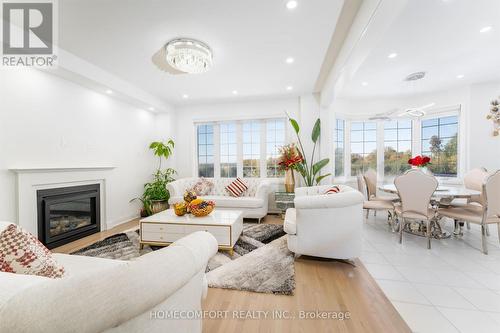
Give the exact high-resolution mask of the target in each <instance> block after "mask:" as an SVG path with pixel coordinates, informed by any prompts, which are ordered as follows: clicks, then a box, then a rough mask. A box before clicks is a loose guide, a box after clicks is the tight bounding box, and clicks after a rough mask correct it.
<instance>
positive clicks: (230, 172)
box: [220, 123, 238, 178]
mask: <svg viewBox="0 0 500 333" xmlns="http://www.w3.org/2000/svg"><path fill="white" fill-rule="evenodd" d="M236 148H237V140H236V124H235V123H223V124H220V176H221V177H226V178H227V177H236V173H237V161H238V157H237V152H236Z"/></svg>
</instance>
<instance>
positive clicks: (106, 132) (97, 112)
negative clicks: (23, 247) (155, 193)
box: [0, 68, 173, 227]
mask: <svg viewBox="0 0 500 333" xmlns="http://www.w3.org/2000/svg"><path fill="white" fill-rule="evenodd" d="M172 121H173V119H170V116H168V115H162V116H155V115H154V114H152V113H150V112H147V111H143V110H138V109H137V108H135V107H133V106H131V105H129V104H125V103H123V102H121V101H118V100H116V99H114V98H113V97H110V96H106V95H103V94H100V93H96V92H94V91H92V90H89V89H86V88H84V87H82V86H80V85H77V84H74V83H71V82H70V81H67V80H64V79H61V78H59V77H56V76H53V75H50V74H47V73H44V72H40V71H37V70H21V69H17V68H16V69H15V70H2V71H1V72H0V220H10V221H15V219H16V203H15V174H14V173H13V172H11V171H9V170H8V169H9V168H16V167H17V168H32V167H78V166H103V165H104V166H114V167H116V169H114V170H113V171H112V172H111V176H110V178H109V179H108V183H107V188H106V191H107V193H108V198H110V199H109V201H108V202H107V219H108V221H107V223H108V227H109V226H112V225H114V224H117V223H120V222H123V221H125V220H127V219H130V218H132V217H134V216H136V215H137V213H138V204H129V200H130V199H131V198H134V197H136V196H139V195H140V194H141V193H142V186H143V184H144V183H145V182H146V181H147V180H148V179H149V176H150V174H151V173H152V172H153V171H154V168H155V166H156V160H155V159H154V158H153V156H152V154H151V152H150V151H148V144H149V143H150V142H151V141H153V140H155V139H158V138H161V139H165V138H167V137H169V136H171V134H172V133H169V132H170V131H171V128H170V127H169V124H170V123H172Z"/></svg>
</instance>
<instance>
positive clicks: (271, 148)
mask: <svg viewBox="0 0 500 333" xmlns="http://www.w3.org/2000/svg"><path fill="white" fill-rule="evenodd" d="M284 145H285V120H284V119H273V120H268V121H266V153H267V154H266V170H267V172H266V174H267V177H281V176H283V175H284V171H283V170H280V168H279V167H278V157H279V148H280V147H282V146H284Z"/></svg>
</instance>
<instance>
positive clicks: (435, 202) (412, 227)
mask: <svg viewBox="0 0 500 333" xmlns="http://www.w3.org/2000/svg"><path fill="white" fill-rule="evenodd" d="M378 189H379V190H380V191H383V192H386V193H391V194H396V195H397V194H398V190H397V188H396V186H395V185H394V184H384V185H381V186H378ZM480 195H481V192H480V191H476V190H472V189H469V188H466V187H465V186H445V185H439V186H438V187H437V189H436V190H435V191H434V193H433V194H432V196H431V202H430V204H431V206H432V208H433V209H434V210H435V211H436V213H437V212H438V209H439V207H449V206H450V205H451V204H452V201H453V200H455V199H470V198H472V197H475V196H480ZM436 215H437V214H436ZM392 223H393V224H396V226H393V229H397V227H398V225H399V221H398V219H397V218H396V219H394V220H393V222H392ZM462 225H463V223H462V224H460V223H459V222H455V230H454V232H453V234H454V235H456V236H458V235H461V234H462V232H461V226H462ZM426 228H427V226H426V224H425V223H424V222H423V221H418V220H416V221H412V222H411V223H408V224H406V225H405V229H404V231H405V232H408V233H411V234H414V235H418V236H424V237H425V236H426V235H427V230H426ZM431 236H432V237H433V238H436V239H443V238H449V237H451V233H449V232H447V231H446V230H444V229H443V228H442V226H441V224H440V221H439V219H437V218H436V219H434V221H433V223H432V224H431Z"/></svg>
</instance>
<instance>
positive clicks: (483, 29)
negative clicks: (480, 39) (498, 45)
mask: <svg viewBox="0 0 500 333" xmlns="http://www.w3.org/2000/svg"><path fill="white" fill-rule="evenodd" d="M491 29H493V27H491V26H487V27H483V28H481V30H479V32H480V33H485V32H489V31H491Z"/></svg>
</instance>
